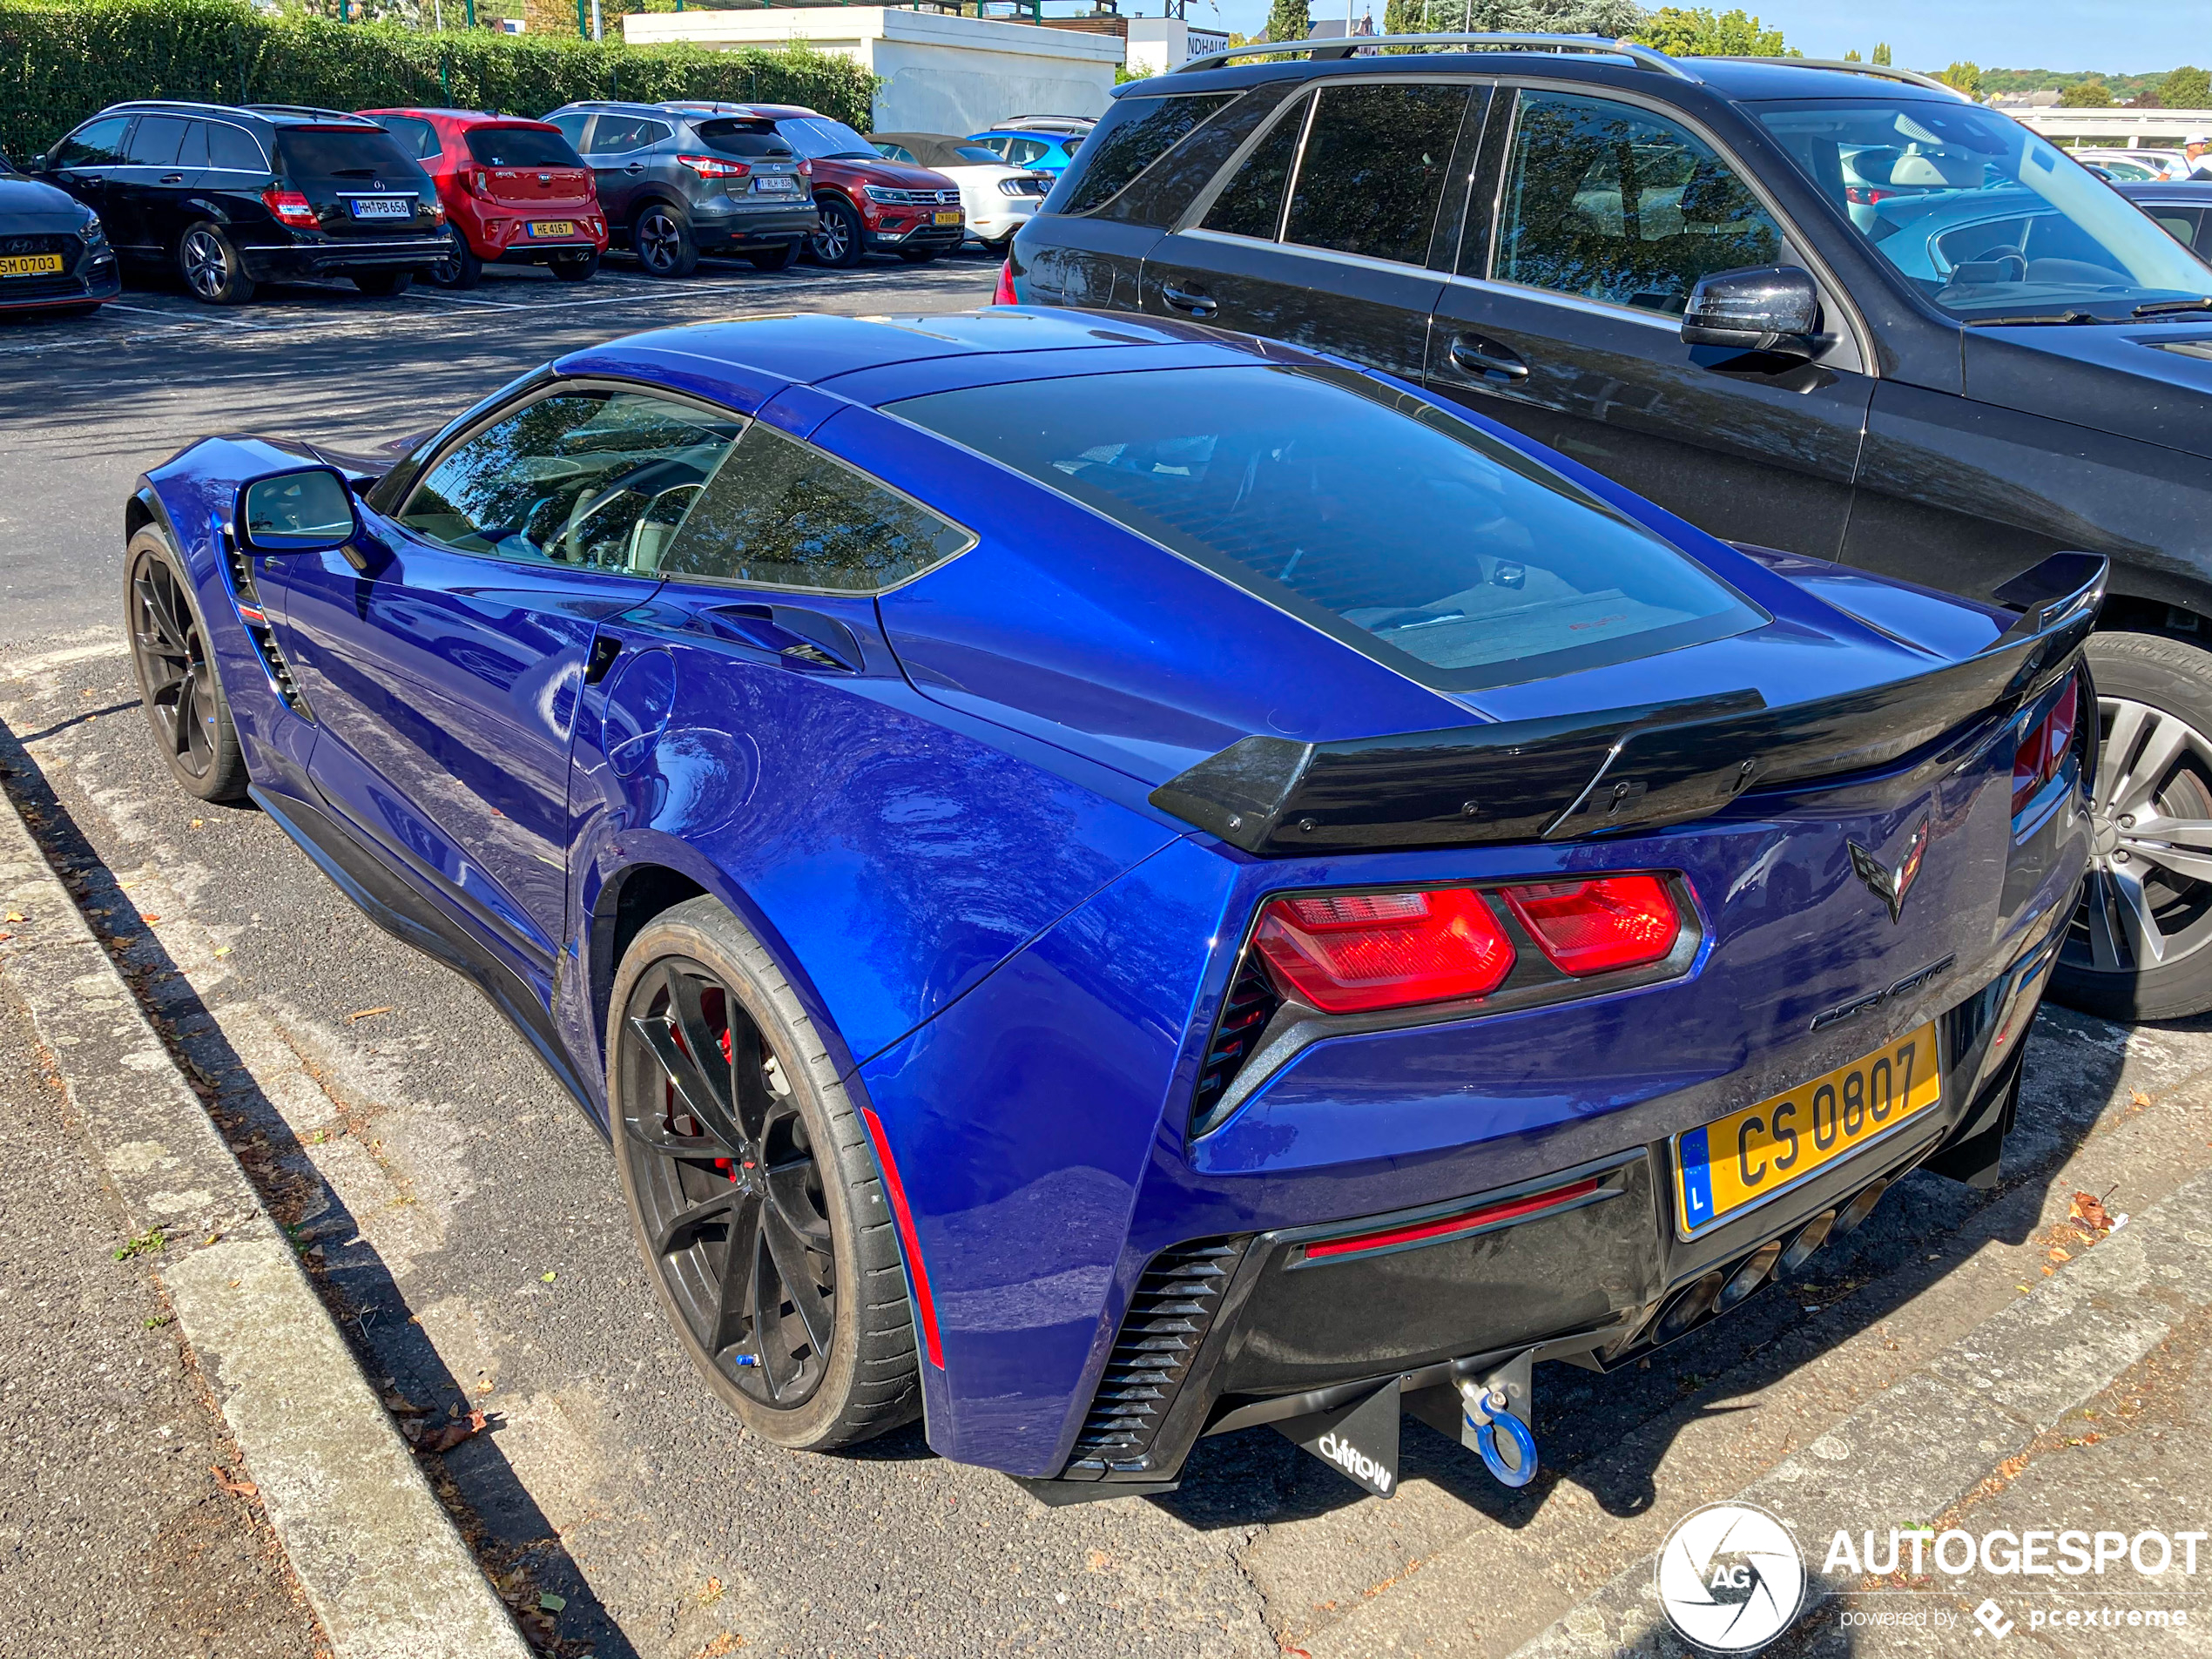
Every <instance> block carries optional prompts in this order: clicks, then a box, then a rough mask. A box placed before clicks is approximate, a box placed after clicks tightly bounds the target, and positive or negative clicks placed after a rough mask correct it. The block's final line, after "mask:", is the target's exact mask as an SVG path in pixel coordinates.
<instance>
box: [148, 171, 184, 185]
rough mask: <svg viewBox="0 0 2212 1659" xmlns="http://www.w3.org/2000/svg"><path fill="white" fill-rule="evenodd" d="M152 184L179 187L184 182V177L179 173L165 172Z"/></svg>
mask: <svg viewBox="0 0 2212 1659" xmlns="http://www.w3.org/2000/svg"><path fill="white" fill-rule="evenodd" d="M154 182H155V183H156V184H162V185H181V184H183V183H184V182H185V176H184V174H182V173H180V172H165V173H163V174H162V175H161V177H160V178H159V179H156V180H155V181H154Z"/></svg>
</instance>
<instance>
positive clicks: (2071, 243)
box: [1760, 98, 2212, 322]
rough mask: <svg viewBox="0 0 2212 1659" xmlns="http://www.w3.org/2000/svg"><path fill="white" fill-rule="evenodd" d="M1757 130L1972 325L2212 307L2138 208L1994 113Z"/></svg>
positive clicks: (1792, 120)
mask: <svg viewBox="0 0 2212 1659" xmlns="http://www.w3.org/2000/svg"><path fill="white" fill-rule="evenodd" d="M1760 119H1761V120H1762V121H1763V122H1764V124H1765V125H1766V128H1767V131H1768V132H1770V133H1771V134H1772V135H1773V136H1774V138H1776V139H1777V141H1779V142H1780V144H1781V145H1782V146H1783V147H1784V149H1786V150H1788V151H1789V152H1790V153H1791V156H1792V157H1793V158H1795V159H1796V161H1797V165H1798V166H1799V167H1800V168H1802V169H1803V170H1804V172H1805V173H1806V174H1807V176H1809V177H1810V178H1811V179H1812V181H1813V183H1814V184H1815V185H1817V186H1818V187H1819V188H1820V189H1821V190H1823V191H1824V192H1826V193H1827V194H1828V195H1829V196H1830V197H1831V198H1832V199H1834V200H1835V201H1836V203H1837V204H1838V206H1841V207H1843V208H1844V211H1845V212H1847V213H1848V214H1849V215H1850V217H1851V224H1852V225H1853V226H1855V227H1856V228H1857V229H1858V233H1859V234H1860V235H1861V236H1863V237H1865V239H1866V240H1867V241H1868V242H1870V243H1871V244H1872V245H1873V246H1875V247H1876V248H1877V249H1878V250H1879V251H1880V253H1881V254H1882V257H1883V258H1885V259H1886V260H1888V261H1889V262H1890V264H1891V265H1892V266H1895V267H1896V268H1897V270H1898V272H1899V273H1901V274H1902V275H1903V276H1904V277H1905V279H1906V280H1908V281H1910V282H1911V283H1912V285H1913V286H1914V287H1918V288H1919V290H1920V292H1921V293H1924V294H1925V295H1926V296H1927V297H1928V298H1929V299H1931V300H1933V301H1934V302H1935V303H1936V304H1937V305H1939V306H1941V307H1943V308H1944V309H1945V310H1946V311H1948V312H1949V313H1951V314H1952V315H1953V316H1955V317H1958V318H1959V319H1961V320H1964V321H1967V322H1993V321H1998V320H2035V321H2121V320H2125V319H2127V318H2128V317H2130V316H2132V315H2133V314H2134V311H2135V307H2138V306H2141V305H2148V304H2156V303H2158V302H2160V301H2173V300H2195V299H2198V298H2201V297H2202V296H2205V295H2208V294H2212V271H2208V270H2207V269H2206V268H2205V266H2203V264H2202V262H2201V261H2199V260H2197V259H2196V258H2195V255H2193V254H2191V253H2188V251H2187V250H2186V249H2184V248H2182V247H2181V246H2179V245H2178V244H2176V243H2175V240H2174V239H2173V238H2172V237H2170V236H2168V235H2167V234H2166V233H2165V232H2163V231H2161V230H2160V229H2159V228H2158V226H2156V225H2155V224H2154V223H2153V222H2152V221H2151V220H2150V219H2148V218H2147V217H2145V216H2144V215H2143V214H2142V213H2141V212H2138V211H2137V210H2136V208H2135V206H2134V203H2132V202H2130V201H2128V199H2126V198H2125V197H2123V196H2121V195H2120V194H2119V193H2118V192H2115V191H2114V190H2113V189H2112V188H2111V187H2110V186H2109V185H2106V184H2105V183H2104V181H2103V180H2101V179H2098V178H2097V177H2096V176H2095V175H2094V174H2093V173H2091V172H2089V171H2088V170H2087V169H2086V168H2084V167H2082V166H2081V165H2079V164H2078V163H2076V162H2075V161H2074V159H2073V158H2071V157H2069V156H2067V154H2066V153H2065V152H2063V151H2061V150H2059V149H2057V148H2056V147H2054V145H2050V144H2049V143H2047V142H2046V141H2045V140H2044V139H2042V138H2039V137H2038V136H2037V135H2036V134H2034V133H2033V132H2029V131H2028V130H2027V128H2026V127H2024V126H2021V125H2020V124H2019V123H2018V122H2016V121H2013V120H2012V119H2010V118H2007V117H2006V116H2003V115H2000V114H1999V113H1997V112H1996V111H1993V110H1985V109H1979V108H1977V107H1976V106H1974V105H1971V104H1952V103H1937V102H1934V101H1928V102H1911V103H1908V102H1904V101H1901V100H1900V101H1898V102H1897V103H1893V104H1892V103H1884V102H1882V101H1879V100H1877V99H1858V98H1854V99H1852V100H1851V101H1850V102H1848V103H1835V104H1828V105H1802V104H1793V105H1776V106H1770V107H1769V108H1767V109H1765V110H1764V111H1761V114H1760Z"/></svg>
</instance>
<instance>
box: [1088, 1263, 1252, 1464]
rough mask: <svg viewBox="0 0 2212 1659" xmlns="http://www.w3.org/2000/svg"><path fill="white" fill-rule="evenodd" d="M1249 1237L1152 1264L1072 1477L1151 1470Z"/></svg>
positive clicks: (1109, 1365)
mask: <svg viewBox="0 0 2212 1659" xmlns="http://www.w3.org/2000/svg"><path fill="white" fill-rule="evenodd" d="M1250 1242H1251V1240H1250V1239H1249V1238H1208V1239H1200V1240H1198V1241H1197V1242H1196V1243H1193V1244H1178V1245H1177V1246H1176V1247H1175V1248H1174V1249H1172V1250H1163V1251H1161V1252H1160V1253H1159V1254H1158V1255H1157V1256H1156V1257H1154V1258H1152V1264H1151V1265H1150V1267H1147V1268H1146V1269H1145V1270H1144V1276H1143V1278H1140V1279H1139V1280H1137V1282H1136V1294H1135V1295H1134V1296H1132V1297H1130V1304H1129V1312H1127V1313H1125V1314H1123V1316H1122V1332H1121V1336H1120V1338H1119V1339H1117V1340H1116V1342H1115V1344H1114V1352H1113V1353H1112V1354H1111V1355H1110V1356H1109V1358H1108V1359H1107V1361H1106V1370H1105V1372H1104V1373H1103V1375H1102V1376H1101V1377H1100V1378H1099V1379H1098V1393H1097V1394H1096V1396H1095V1397H1094V1398H1093V1399H1092V1400H1091V1405H1090V1414H1089V1416H1088V1417H1086V1418H1084V1419H1083V1426H1082V1433H1079V1434H1077V1435H1076V1449H1075V1455H1074V1461H1073V1463H1072V1464H1071V1466H1070V1467H1069V1474H1070V1475H1071V1476H1073V1477H1074V1478H1076V1479H1077V1480H1080V1479H1082V1477H1083V1476H1084V1475H1085V1474H1089V1475H1091V1476H1093V1477H1094V1478H1095V1477H1096V1476H1097V1475H1099V1474H1103V1473H1105V1472H1106V1471H1107V1470H1109V1469H1110V1470H1141V1469H1143V1468H1145V1467H1148V1464H1149V1460H1150V1454H1151V1451H1152V1442H1153V1440H1154V1438H1155V1437H1156V1436H1157V1434H1158V1433H1159V1432H1160V1424H1161V1422H1162V1421H1163V1420H1164V1419H1165V1418H1166V1416H1167V1414H1168V1408H1169V1407H1170V1406H1172V1405H1173V1404H1174V1403H1175V1397H1176V1393H1177V1390H1179V1389H1180V1388H1181V1387H1182V1386H1183V1382H1184V1378H1185V1377H1187V1376H1188V1375H1189V1374H1190V1362H1191V1361H1192V1360H1193V1359H1197V1355H1198V1349H1199V1346H1200V1345H1202V1344H1203V1343H1204V1341H1205V1339H1206V1332H1207V1331H1208V1330H1210V1329H1211V1327H1212V1325H1213V1318H1214V1314H1215V1313H1216V1312H1217V1311H1218V1310H1219V1308H1220V1306H1221V1298H1222V1293H1223V1292H1224V1291H1226V1290H1227V1289H1228V1288H1229V1279H1230V1276H1231V1274H1232V1273H1233V1272H1234V1271H1236V1267H1237V1264H1238V1261H1239V1260H1240V1259H1241V1258H1243V1256H1244V1247H1245V1245H1246V1244H1249V1243H1250Z"/></svg>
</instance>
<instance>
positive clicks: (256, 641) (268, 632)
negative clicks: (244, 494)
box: [215, 527, 315, 725]
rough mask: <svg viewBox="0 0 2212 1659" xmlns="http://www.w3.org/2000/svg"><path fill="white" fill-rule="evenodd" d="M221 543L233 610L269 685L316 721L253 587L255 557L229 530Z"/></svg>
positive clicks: (221, 533) (221, 531)
mask: <svg viewBox="0 0 2212 1659" xmlns="http://www.w3.org/2000/svg"><path fill="white" fill-rule="evenodd" d="M215 537H216V540H217V542H218V543H219V544H220V545H221V547H222V550H223V568H224V570H225V573H226V574H227V575H228V576H229V577H230V579H231V603H232V607H233V609H234V610H237V612H238V619H239V622H240V623H242V624H244V625H245V628H246V637H247V638H248V639H251V640H252V641H253V649H254V650H255V651H257V652H259V653H260V658H261V667H262V670H263V671H264V672H266V674H267V675H268V677H269V684H270V685H273V686H274V687H275V688H276V694H277V696H278V697H279V698H281V699H282V700H283V703H284V706H285V707H287V709H290V710H291V711H293V713H294V714H296V715H298V716H299V717H300V718H301V719H303V720H305V721H306V722H307V724H308V725H314V722H315V717H314V711H313V710H312V709H310V708H308V706H307V698H306V697H305V696H304V695H303V694H302V693H301V692H300V688H299V686H298V685H296V684H294V683H293V678H292V664H289V663H287V662H286V661H285V660H284V652H283V651H281V650H280V649H279V648H278V645H277V642H276V632H275V631H274V630H273V629H272V628H271V627H270V626H269V617H268V613H267V612H266V611H265V610H262V608H261V591H260V589H259V588H257V587H255V586H254V585H253V555H252V554H250V553H248V552H246V550H245V549H244V548H242V547H240V546H239V544H238V539H237V537H235V536H233V535H232V534H231V533H230V530H229V529H227V528H224V527H219V528H218V529H216V531H215Z"/></svg>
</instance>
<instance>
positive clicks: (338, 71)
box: [0, 0, 875, 161]
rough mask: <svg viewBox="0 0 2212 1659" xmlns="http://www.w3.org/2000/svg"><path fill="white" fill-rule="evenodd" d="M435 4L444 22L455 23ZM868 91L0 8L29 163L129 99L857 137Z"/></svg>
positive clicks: (170, 2) (703, 55) (828, 60)
mask: <svg viewBox="0 0 2212 1659" xmlns="http://www.w3.org/2000/svg"><path fill="white" fill-rule="evenodd" d="M460 5H461V0H448V3H447V7H446V10H447V11H448V14H449V15H450V14H453V13H455V12H457V11H458V10H460ZM874 90H875V86H874V78H873V76H872V75H870V74H869V72H868V71H867V70H865V69H863V68H862V67H861V66H860V65H859V64H854V63H853V62H851V61H850V60H848V59H846V58H843V57H835V56H833V55H831V54H829V53H826V52H817V51H807V50H806V49H805V48H804V47H799V48H796V49H792V50H784V49H776V50H769V51H760V50H752V49H747V50H745V51H726V52H720V51H701V50H699V49H698V48H697V47H691V46H637V47H631V46H617V45H597V44H593V43H591V42H590V41H585V40H570V39H559V40H556V39H550V38H543V37H540V38H536V39H533V38H532V37H529V36H527V35H505V34H500V33H497V32H496V31H494V30H487V29H475V30H447V31H446V32H445V33H443V34H440V33H437V32H435V30H413V29H408V28H404V27H401V26H400V25H397V24H340V23H334V22H332V21H329V20H328V19H325V18H319V17H272V16H269V15H267V14H265V13H262V12H259V11H256V10H253V8H252V7H251V6H249V5H245V4H241V3H237V0H0V150H4V151H5V152H7V153H8V154H9V155H10V156H11V157H13V158H17V160H18V161H20V160H22V159H23V158H26V157H30V156H34V155H40V154H43V153H44V152H45V151H46V150H47V149H49V148H50V147H51V145H53V143H54V141H55V140H56V139H57V138H60V137H61V136H62V135H63V134H64V133H65V132H68V131H69V130H70V129H71V127H73V126H75V125H77V124H78V122H79V121H81V120H83V119H84V118H85V117H86V116H88V115H91V113H92V112H93V111H96V110H99V109H102V108H104V107H105V106H106V105H110V104H115V103H119V102H121V101H122V100H123V99H125V98H194V99H202V100H205V101H206V102H208V103H217V104H250V103H261V104H313V105H323V106H325V107H327V108H331V109H339V110H361V109H375V108H379V107H388V106H390V105H409V104H415V105H421V104H429V105H458V106H460V107H462V108H466V109H486V110H499V111H506V112H508V113H510V114H519V115H542V114H543V113H544V112H545V111H548V110H551V109H555V108H557V107H558V106H559V105H563V104H567V103H570V102H572V101H573V100H575V99H577V98H637V99H643V100H658V99H662V98H727V99H736V100H744V99H752V98H757V99H759V100H760V101H762V102H764V103H774V104H805V105H811V106H812V107H813V108H814V109H817V110H819V111H822V113H824V114H825V115H833V116H836V117H837V118H839V119H840V120H843V121H847V122H850V123H851V124H852V125H854V126H856V127H858V128H860V130H861V131H862V132H866V131H867V128H868V125H869V117H868V105H869V102H870V100H871V99H872V98H873V95H874Z"/></svg>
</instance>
